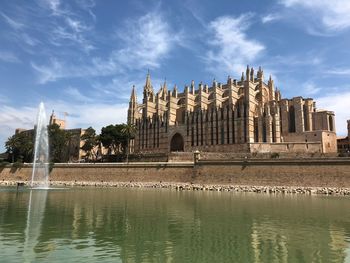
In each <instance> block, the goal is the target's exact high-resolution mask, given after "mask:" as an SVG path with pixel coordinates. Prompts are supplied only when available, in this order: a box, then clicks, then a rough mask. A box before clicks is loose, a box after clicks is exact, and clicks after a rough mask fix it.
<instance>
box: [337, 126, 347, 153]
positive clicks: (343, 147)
mask: <svg viewBox="0 0 350 263" xmlns="http://www.w3.org/2000/svg"><path fill="white" fill-rule="evenodd" d="M347 123H348V136H346V137H339V138H338V139H337V144H338V152H339V153H342V154H347V155H350V120H348V121H347Z"/></svg>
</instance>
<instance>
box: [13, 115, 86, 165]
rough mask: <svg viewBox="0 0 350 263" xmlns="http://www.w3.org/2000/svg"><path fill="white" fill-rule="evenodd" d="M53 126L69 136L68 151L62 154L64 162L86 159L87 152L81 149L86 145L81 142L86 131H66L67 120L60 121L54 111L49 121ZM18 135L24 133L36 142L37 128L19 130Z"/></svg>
mask: <svg viewBox="0 0 350 263" xmlns="http://www.w3.org/2000/svg"><path fill="white" fill-rule="evenodd" d="M52 124H57V125H58V126H59V127H60V129H62V130H64V131H65V132H66V133H67V135H68V136H67V138H68V145H67V149H66V150H65V151H63V153H62V154H63V155H64V156H62V160H65V161H67V162H77V161H79V160H81V159H82V158H84V157H85V152H84V151H83V150H82V149H81V147H82V146H83V145H84V142H83V141H82V140H81V136H82V135H83V134H84V133H85V130H84V129H81V128H77V129H65V128H66V120H64V119H58V118H57V117H56V115H55V112H54V111H52V114H51V115H50V121H49V125H52ZM18 133H24V134H26V135H27V136H28V137H31V138H33V141H34V140H35V127H34V129H29V130H26V129H21V128H17V129H16V131H15V134H18Z"/></svg>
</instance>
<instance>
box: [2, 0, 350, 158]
mask: <svg viewBox="0 0 350 263" xmlns="http://www.w3.org/2000/svg"><path fill="white" fill-rule="evenodd" d="M349 14H350V1H348V0H333V1H328V0H313V1H305V0H274V1H272V0H271V1H269V0H266V1H260V0H250V1H238V0H237V1H233V0H227V1H225V0H222V1H219V0H218V1H211V0H183V1H170V0H169V1H166V0H163V1H159V0H157V1H153V0H143V1H136V0H129V1H115V0H69V1H68V0H66V1H64V0H28V1H20V0H2V1H1V2H0V152H1V151H3V150H4V143H5V141H6V140H7V138H8V137H9V136H11V135H12V134H13V133H14V130H15V129H16V128H32V127H33V126H34V122H35V119H36V114H37V109H38V105H39V103H40V102H41V101H43V102H44V103H45V106H46V111H47V114H50V113H51V111H52V110H54V111H55V113H56V115H57V117H60V118H64V112H66V113H68V115H67V116H66V117H65V118H66V121H67V126H68V128H87V127H89V126H92V127H94V128H95V129H96V130H97V132H99V131H100V129H101V127H103V126H106V125H109V124H116V123H122V122H126V115H127V106H128V101H129V97H130V92H131V87H132V85H135V86H136V90H137V94H138V99H139V100H141V96H142V89H143V85H144V83H145V78H146V74H147V71H148V70H149V71H150V74H151V79H152V84H153V86H154V88H155V89H156V90H158V89H159V87H160V85H161V83H163V82H164V80H165V79H166V81H167V84H168V87H172V86H173V85H175V84H176V85H177V86H178V87H179V89H180V90H182V89H183V87H184V86H185V85H186V84H189V83H190V82H191V80H194V81H195V83H196V85H197V84H198V83H199V82H200V81H203V82H204V83H207V84H209V85H210V84H211V83H212V81H213V79H214V78H215V79H216V80H217V81H218V82H223V83H225V82H226V80H227V77H228V75H230V76H232V77H233V78H237V79H238V78H240V76H241V72H242V71H244V70H245V68H246V66H247V65H250V66H252V67H254V68H258V67H259V66H261V67H262V68H263V69H264V74H265V78H268V76H269V75H272V77H273V78H274V80H275V84H276V85H277V86H278V88H279V89H280V90H281V93H282V98H292V97H295V96H303V97H312V98H314V99H315V100H316V103H317V104H316V105H317V107H318V108H319V109H327V110H333V111H335V114H336V128H337V134H338V135H345V134H346V119H350V111H349V104H350V83H349V80H350V48H349V47H350V15H349Z"/></svg>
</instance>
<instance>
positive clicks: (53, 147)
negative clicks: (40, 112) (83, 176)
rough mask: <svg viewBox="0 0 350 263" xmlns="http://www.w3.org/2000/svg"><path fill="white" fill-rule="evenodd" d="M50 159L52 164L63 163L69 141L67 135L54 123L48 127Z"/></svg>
mask: <svg viewBox="0 0 350 263" xmlns="http://www.w3.org/2000/svg"><path fill="white" fill-rule="evenodd" d="M48 133H49V149H50V159H51V161H53V162H62V161H64V160H63V159H64V153H65V150H67V143H68V141H69V136H68V134H67V133H66V132H65V131H64V130H62V129H60V126H59V125H57V124H56V123H54V124H52V125H49V126H48Z"/></svg>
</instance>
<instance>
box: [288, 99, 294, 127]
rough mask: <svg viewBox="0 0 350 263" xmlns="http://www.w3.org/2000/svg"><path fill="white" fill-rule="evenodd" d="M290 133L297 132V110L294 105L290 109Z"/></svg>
mask: <svg viewBox="0 0 350 263" xmlns="http://www.w3.org/2000/svg"><path fill="white" fill-rule="evenodd" d="M289 132H295V109H294V106H293V105H292V106H290V107H289Z"/></svg>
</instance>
